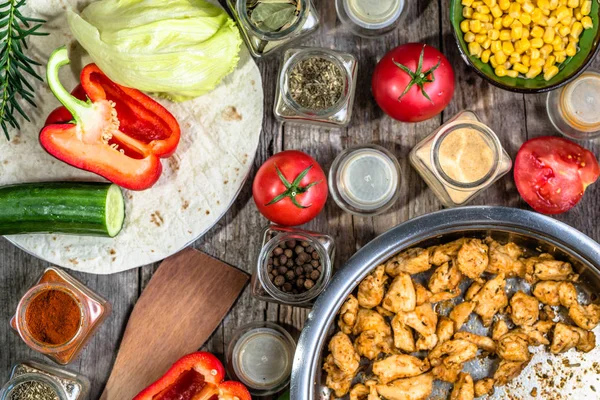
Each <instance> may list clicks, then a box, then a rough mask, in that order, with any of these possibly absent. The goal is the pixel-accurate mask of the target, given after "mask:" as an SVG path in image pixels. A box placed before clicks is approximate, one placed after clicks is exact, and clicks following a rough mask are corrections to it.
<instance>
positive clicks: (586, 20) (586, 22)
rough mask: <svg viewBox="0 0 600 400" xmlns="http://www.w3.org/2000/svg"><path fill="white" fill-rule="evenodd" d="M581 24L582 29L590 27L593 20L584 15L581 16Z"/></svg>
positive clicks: (592, 25)
mask: <svg viewBox="0 0 600 400" xmlns="http://www.w3.org/2000/svg"><path fill="white" fill-rule="evenodd" d="M581 25H582V26H583V29H592V28H593V27H594V22H592V19H591V18H590V17H589V16H588V15H586V16H585V17H583V18H581Z"/></svg>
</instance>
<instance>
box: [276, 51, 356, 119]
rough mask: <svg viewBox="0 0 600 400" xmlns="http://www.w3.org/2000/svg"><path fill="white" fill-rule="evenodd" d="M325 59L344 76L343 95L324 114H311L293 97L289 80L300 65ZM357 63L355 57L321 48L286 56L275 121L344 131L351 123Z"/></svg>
mask: <svg viewBox="0 0 600 400" xmlns="http://www.w3.org/2000/svg"><path fill="white" fill-rule="evenodd" d="M310 58H322V59H325V60H328V61H331V62H332V63H333V64H334V65H335V66H337V68H339V69H340V71H341V72H342V77H343V79H344V82H343V85H344V88H343V91H342V94H341V96H340V98H339V99H338V101H337V102H336V103H335V104H334V105H333V106H331V107H330V108H327V109H324V110H310V109H306V108H303V107H302V106H301V105H300V104H298V103H297V102H296V101H295V100H294V98H293V97H292V96H291V94H290V90H289V79H290V75H291V73H292V71H293V70H294V68H295V67H296V65H298V63H300V62H302V61H304V60H307V59H310ZM357 65H358V64H357V62H356V58H355V57H354V56H353V55H352V54H348V53H342V52H339V51H334V50H329V49H319V48H295V49H289V50H287V51H286V52H285V55H284V57H283V63H282V65H281V69H280V71H279V80H278V82H277V91H276V94H275V106H274V114H275V117H276V118H277V119H278V120H279V121H281V122H287V123H295V124H308V125H319V126H324V127H328V128H341V127H345V126H347V125H348V124H349V123H350V119H351V118H352V107H353V105H354V94H355V91H356V76H357Z"/></svg>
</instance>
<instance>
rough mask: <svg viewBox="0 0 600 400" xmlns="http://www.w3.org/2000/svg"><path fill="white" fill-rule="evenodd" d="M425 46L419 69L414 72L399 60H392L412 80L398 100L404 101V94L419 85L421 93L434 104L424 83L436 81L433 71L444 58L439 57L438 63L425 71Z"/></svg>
mask: <svg viewBox="0 0 600 400" xmlns="http://www.w3.org/2000/svg"><path fill="white" fill-rule="evenodd" d="M425 47H427V45H426V44H425V45H423V49H422V50H421V55H420V56H419V64H418V65H417V70H416V71H414V72H413V71H411V70H410V68H408V67H407V66H406V65H403V64H400V63H399V62H396V60H394V59H393V58H392V62H393V63H394V64H396V66H397V67H398V68H400V69H401V70H402V71H404V72H406V73H407V74H408V75H409V76H410V82H409V83H408V85H407V86H406V88H405V89H404V92H402V94H401V95H400V97H398V101H402V98H403V97H404V95H405V94H406V93H408V92H409V91H410V89H411V88H412V87H413V86H414V85H417V86H418V87H419V88H420V89H421V93H422V94H423V96H425V98H426V99H427V100H429V101H430V102H431V104H434V103H433V100H431V97H429V95H428V94H427V92H426V91H425V89H424V87H423V85H424V84H425V83H431V82H435V75H434V74H433V73H434V72H435V70H436V69H438V68H439V66H440V65H441V64H442V60H441V58H439V57H438V63H437V64H436V65H434V66H433V67H431V68H429V69H428V70H427V71H423V58H424V57H425Z"/></svg>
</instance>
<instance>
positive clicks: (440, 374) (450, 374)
mask: <svg viewBox="0 0 600 400" xmlns="http://www.w3.org/2000/svg"><path fill="white" fill-rule="evenodd" d="M462 369H463V364H450V365H448V366H447V365H446V364H440V365H438V366H435V367H433V368H432V369H431V373H432V374H433V377H434V378H435V379H437V380H440V381H444V382H449V383H456V381H457V380H458V374H460V373H461V371H462Z"/></svg>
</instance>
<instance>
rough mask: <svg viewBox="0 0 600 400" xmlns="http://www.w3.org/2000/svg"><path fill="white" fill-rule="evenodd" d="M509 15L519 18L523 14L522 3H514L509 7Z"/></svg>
mask: <svg viewBox="0 0 600 400" xmlns="http://www.w3.org/2000/svg"><path fill="white" fill-rule="evenodd" d="M508 15H510V16H511V17H512V18H515V19H517V18H519V17H520V16H521V5H520V4H519V3H512V4H511V5H510V7H509V8H508Z"/></svg>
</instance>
